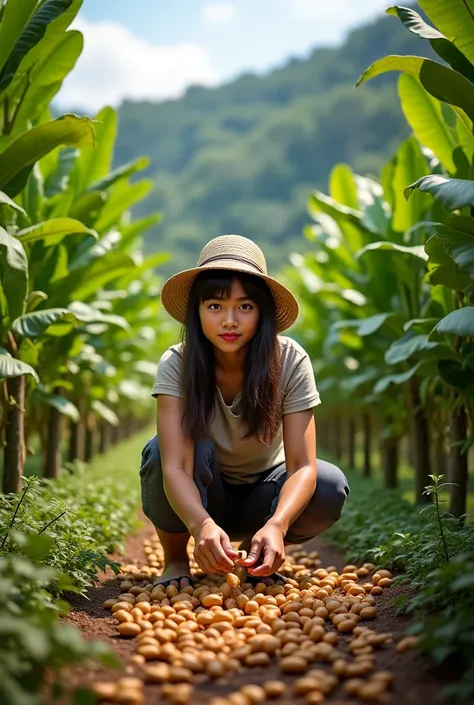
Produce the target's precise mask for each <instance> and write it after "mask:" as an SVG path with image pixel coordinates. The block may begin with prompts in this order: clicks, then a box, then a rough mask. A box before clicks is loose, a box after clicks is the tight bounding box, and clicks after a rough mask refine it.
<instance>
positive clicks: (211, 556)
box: [194, 518, 239, 573]
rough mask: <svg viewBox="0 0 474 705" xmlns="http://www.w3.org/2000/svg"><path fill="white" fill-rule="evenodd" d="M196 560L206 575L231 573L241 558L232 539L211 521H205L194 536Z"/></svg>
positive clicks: (209, 519)
mask: <svg viewBox="0 0 474 705" xmlns="http://www.w3.org/2000/svg"><path fill="white" fill-rule="evenodd" d="M194 540H195V547H194V558H195V559H196V563H197V564H198V566H199V567H200V568H201V570H203V571H204V572H205V573H229V572H230V571H231V570H232V569H233V567H234V563H235V561H236V560H237V558H238V557H239V554H238V552H237V551H235V550H234V549H233V548H232V545H231V543H230V539H229V537H228V536H227V534H226V533H225V531H223V530H222V529H221V528H220V527H219V526H217V524H216V523H215V522H214V521H213V520H212V519H211V518H208V519H205V520H204V521H203V523H202V524H201V527H200V529H199V531H198V532H196V535H195V536H194Z"/></svg>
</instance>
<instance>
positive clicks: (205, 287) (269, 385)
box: [182, 269, 281, 445]
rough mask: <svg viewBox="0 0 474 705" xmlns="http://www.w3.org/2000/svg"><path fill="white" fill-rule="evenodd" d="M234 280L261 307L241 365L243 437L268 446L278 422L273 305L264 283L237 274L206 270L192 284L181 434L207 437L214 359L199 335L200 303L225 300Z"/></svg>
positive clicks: (212, 400) (278, 369)
mask: <svg viewBox="0 0 474 705" xmlns="http://www.w3.org/2000/svg"><path fill="white" fill-rule="evenodd" d="M235 279H237V280H238V281H239V283H240V285H241V286H242V289H243V290H244V291H245V294H246V295H247V296H248V297H249V298H250V299H252V300H253V301H255V303H256V304H257V305H258V306H259V309H260V319H259V323H258V327H257V331H256V333H255V335H254V337H253V338H252V340H251V341H250V343H249V346H248V353H247V357H246V359H245V366H244V385H243V389H242V418H243V420H244V422H246V424H247V425H248V432H247V433H246V434H245V436H244V438H249V437H250V436H252V435H255V436H256V437H257V438H258V440H259V441H260V442H261V443H263V444H265V445H269V444H270V443H271V442H272V440H273V439H274V438H275V436H276V435H277V433H278V430H279V427H280V423H281V392H280V378H281V361H280V346H279V344H278V338H277V327H276V311H275V302H274V300H273V296H272V293H271V291H270V289H269V287H268V285H267V284H266V282H265V281H264V280H263V279H260V278H259V277H256V276H253V275H252V274H245V273H241V272H234V271H227V270H209V269H208V270H206V271H204V272H200V273H199V274H198V276H197V277H196V279H195V280H194V282H193V286H192V288H191V292H190V295H189V300H188V306H187V311H186V320H185V323H184V326H183V330H182V341H183V343H184V349H183V390H184V403H183V417H182V424H183V428H184V430H185V431H186V432H187V433H188V434H189V435H190V436H191V438H193V439H194V440H199V439H203V438H206V437H208V436H209V431H208V426H209V419H210V417H211V414H212V412H213V410H214V403H215V396H216V373H215V364H216V361H215V356H214V350H213V346H212V343H211V342H210V341H209V340H208V339H207V338H206V336H205V335H204V333H203V330H202V326H201V320H200V317H199V306H200V304H201V303H202V302H203V301H207V300H208V299H213V298H216V297H218V298H221V297H223V298H226V297H229V296H230V292H231V289H232V282H233V281H234V280H235Z"/></svg>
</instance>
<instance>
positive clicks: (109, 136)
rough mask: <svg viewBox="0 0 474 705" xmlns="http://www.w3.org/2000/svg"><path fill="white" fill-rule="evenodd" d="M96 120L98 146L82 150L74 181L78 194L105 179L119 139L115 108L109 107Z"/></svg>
mask: <svg viewBox="0 0 474 705" xmlns="http://www.w3.org/2000/svg"><path fill="white" fill-rule="evenodd" d="M95 120H96V128H95V131H96V145H95V146H94V147H93V148H92V147H91V148H89V149H83V150H81V153H80V155H79V158H78V160H77V163H76V167H75V170H74V176H73V181H74V184H75V186H76V189H77V193H78V194H80V193H82V192H83V191H85V190H86V189H87V188H88V187H89V186H90V185H91V184H92V183H93V182H95V181H99V180H101V179H103V178H104V177H105V176H106V175H107V174H108V173H109V171H110V168H111V165H112V159H113V153H114V146H115V140H116V138H117V113H116V111H115V110H114V109H113V108H108V107H107V108H104V109H103V110H101V111H100V112H99V113H98V114H97V115H96V117H95ZM94 190H96V191H98V190H100V189H97V188H96V189H94Z"/></svg>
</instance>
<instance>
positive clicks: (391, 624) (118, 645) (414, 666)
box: [66, 517, 444, 705]
mask: <svg viewBox="0 0 474 705" xmlns="http://www.w3.org/2000/svg"><path fill="white" fill-rule="evenodd" d="M143 521H144V525H143V527H142V529H141V530H140V532H139V533H137V534H136V535H134V536H131V537H129V539H128V541H127V543H126V554H125V556H123V557H119V556H114V558H115V559H117V560H119V561H120V562H121V563H124V564H135V565H137V566H140V565H146V563H147V561H146V556H145V553H144V550H143V541H144V540H145V539H151V538H154V537H155V534H154V529H153V526H152V525H151V524H150V522H149V521H148V520H147V519H145V518H144V517H143ZM305 549H308V550H314V549H316V550H317V551H319V554H320V559H321V565H322V566H323V567H326V566H328V565H335V566H336V567H337V568H338V569H341V568H342V567H343V565H344V563H343V559H342V557H341V556H340V555H339V554H338V553H337V552H336V551H334V550H333V549H331V548H330V547H328V546H326V545H325V544H324V543H323V542H322V541H320V540H318V539H315V540H314V541H312V542H310V543H309V544H306V545H305ZM400 592H401V591H400V590H399V589H398V590H396V589H388V590H386V591H384V594H383V595H382V596H381V597H379V598H377V618H376V620H375V621H374V622H371V623H370V626H371V628H373V629H375V630H376V631H377V632H389V633H390V634H391V635H392V637H393V640H394V642H396V641H398V639H400V638H401V637H402V636H403V634H404V629H405V627H406V626H407V624H408V620H407V619H406V618H402V617H398V616H396V614H395V608H394V607H393V605H392V603H393V601H394V598H395V597H396V596H397V593H398V594H400ZM118 594H119V589H118V583H117V581H116V580H115V579H114V578H113V577H111V575H110V574H108V575H102V576H101V580H100V583H99V584H98V586H97V587H96V588H93V589H91V590H90V591H89V593H88V598H89V600H90V601H89V600H87V599H84V598H82V597H78V596H77V595H72V596H71V599H70V601H71V603H72V605H73V611H72V612H71V613H70V614H69V615H68V616H67V618H66V619H67V621H69V622H71V623H73V624H75V625H76V626H77V627H79V628H80V629H81V631H82V632H83V634H84V636H85V637H86V638H88V639H94V640H101V641H105V642H107V643H108V644H110V645H111V646H112V647H113V648H114V649H115V651H116V652H117V654H118V655H119V657H120V658H121V660H122V662H123V671H122V672H117V671H114V670H112V669H109V668H105V667H102V666H99V667H95V668H94V669H90V668H89V669H86V668H82V667H81V668H74V669H70V670H69V671H68V673H67V674H66V677H67V682H68V684H69V685H70V686H72V687H79V686H80V687H84V686H87V685H89V684H91V683H93V682H95V681H98V680H100V681H104V680H105V681H114V680H117V679H118V678H119V677H120V676H121V675H127V674H136V672H137V671H136V670H132V668H133V667H132V666H131V664H130V663H129V659H130V658H131V656H132V655H133V654H134V653H135V649H136V642H135V640H127V639H123V638H121V637H120V636H119V635H118V634H117V631H116V621H115V620H114V619H113V618H112V616H111V613H110V611H108V610H106V609H104V607H103V603H104V600H106V599H108V598H116V597H117V595H118ZM341 641H342V645H341V648H342V650H345V648H344V647H345V644H344V642H346V643H348V642H349V638H348V637H345V636H343V637H342V640H341ZM316 665H317V666H318V667H320V665H321V664H316ZM127 666H128V669H127ZM126 669H127V670H128V673H126V672H125V671H126ZM376 669H377V670H385V669H386V670H390V671H392V672H393V674H394V686H393V690H392V695H391V698H390V701H389V702H390V703H391V705H421V703H433V702H435V699H436V696H437V695H438V693H439V691H440V689H441V687H442V686H443V685H444V683H443V682H441V681H440V680H439V675H438V677H435V674H434V673H433V672H430V669H429V663H428V662H427V660H425V659H424V658H423V657H421V656H420V655H418V654H415V653H414V652H409V653H408V654H405V655H400V654H397V653H396V651H395V650H394V648H393V644H391V645H389V646H386V647H384V648H383V649H381V650H378V651H377V652H376ZM274 678H276V679H278V680H284V681H286V682H288V683H291V682H293V681H294V680H295V677H291V676H282V674H281V673H280V671H279V670H278V669H277V667H276V666H270V667H267V668H257V669H251V670H249V669H246V670H244V671H242V672H240V673H238V674H232V675H231V676H230V677H229V678H227V679H225V678H224V679H220V680H219V681H217V682H210V681H205V682H202V683H199V684H198V685H196V688H195V691H194V693H193V696H192V703H193V705H194V704H196V705H204V703H208V701H209V699H210V697H212V696H215V695H224V694H226V693H229V692H232V691H235V690H238V688H239V687H241V686H242V685H244V684H246V683H254V684H261V683H264V682H265V681H267V680H270V679H274ZM145 696H146V705H155V704H156V703H157V702H161V696H160V686H159V685H146V686H145ZM294 700H295V696H294V694H291V695H290V696H288V697H287V698H285V699H284V698H280V699H278V700H276V701H273V702H276V703H277V704H278V705H290V703H294ZM300 701H301V702H303V698H302V697H301V698H297V702H300ZM328 701H329V702H331V703H333V705H346V704H349V703H354V702H355V701H354V700H353V699H351V698H349V697H348V696H347V695H345V693H344V692H343V691H342V689H341V688H340V689H339V690H338V691H336V692H335V693H333V694H332V695H331V696H329V697H328Z"/></svg>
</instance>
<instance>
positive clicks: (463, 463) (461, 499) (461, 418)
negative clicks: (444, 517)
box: [449, 392, 468, 518]
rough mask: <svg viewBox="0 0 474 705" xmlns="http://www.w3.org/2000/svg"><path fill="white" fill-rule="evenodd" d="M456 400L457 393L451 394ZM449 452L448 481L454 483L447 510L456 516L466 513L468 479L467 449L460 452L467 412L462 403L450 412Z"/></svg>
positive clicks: (463, 439)
mask: <svg viewBox="0 0 474 705" xmlns="http://www.w3.org/2000/svg"><path fill="white" fill-rule="evenodd" d="M452 397H453V401H455V400H456V397H457V393H456V392H454V394H453V395H452ZM450 427H451V453H450V463H449V465H450V467H449V469H450V473H449V474H450V477H449V481H450V482H453V483H455V484H454V485H452V486H451V496H450V503H449V511H450V512H451V514H454V516H456V517H458V518H459V517H461V516H462V515H463V514H465V513H466V507H467V481H468V455H467V451H466V452H464V453H462V452H461V445H462V443H463V442H465V440H466V437H467V414H466V409H465V407H464V406H463V405H461V406H459V407H458V408H457V409H455V410H454V411H452V412H451V416H450Z"/></svg>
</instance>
